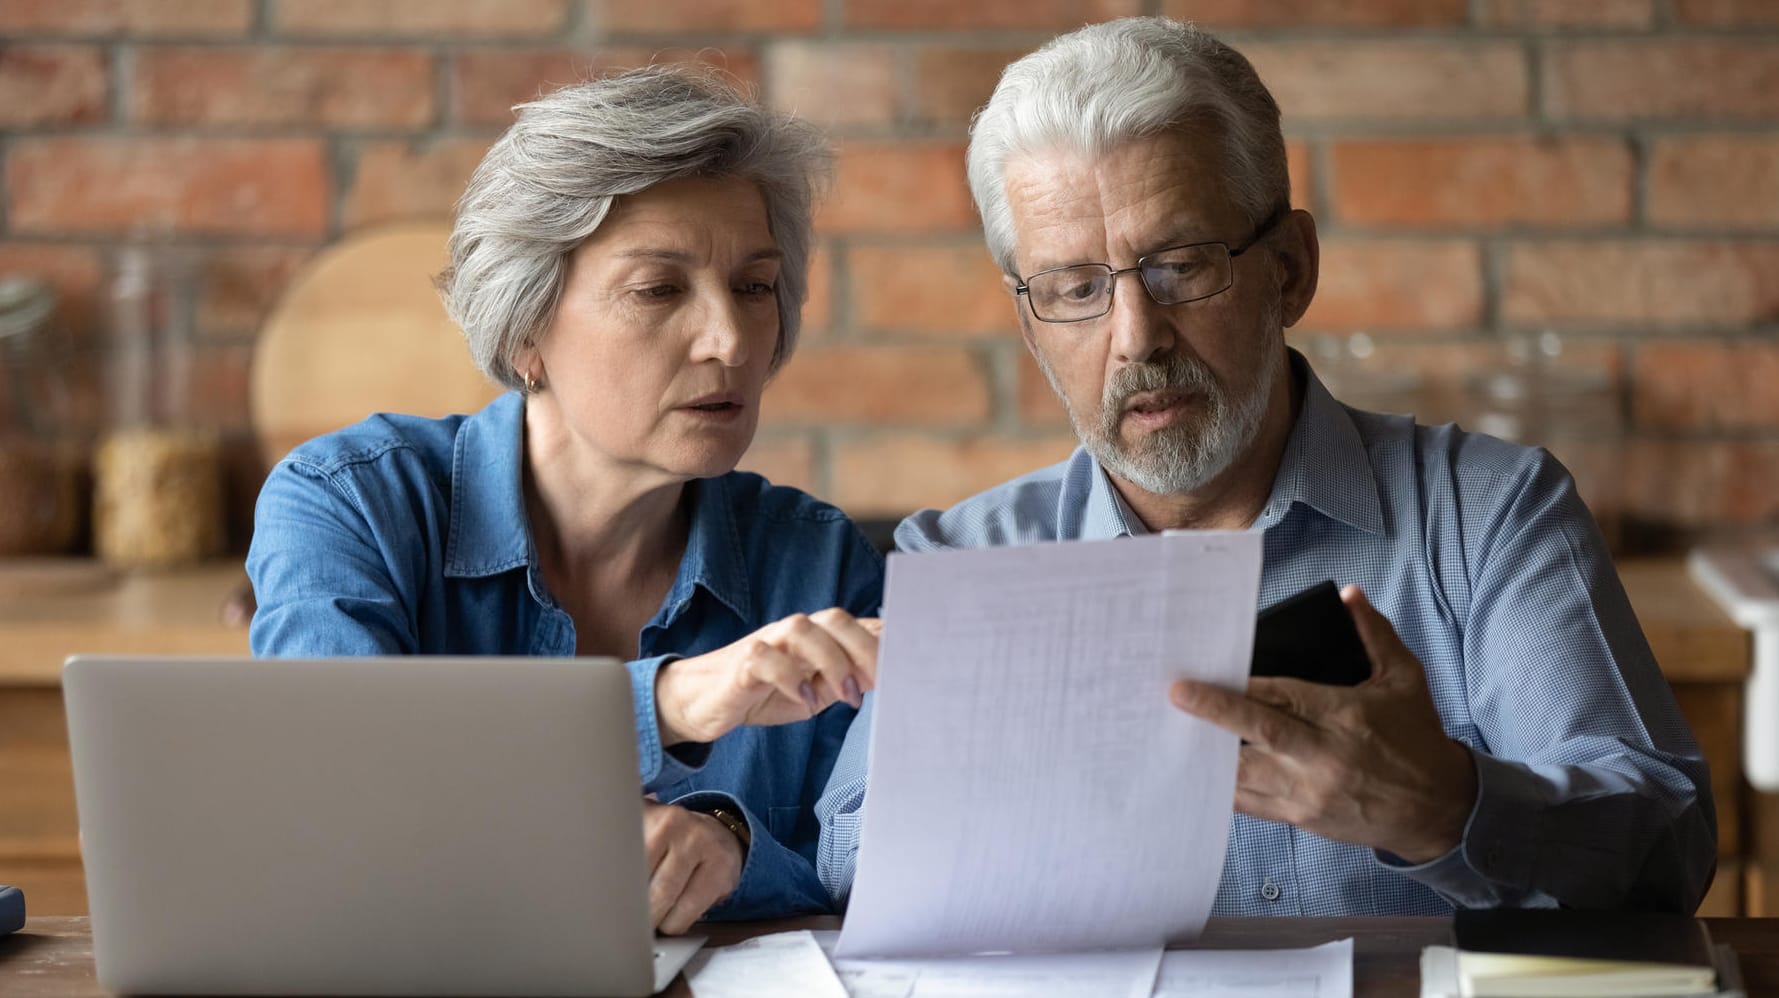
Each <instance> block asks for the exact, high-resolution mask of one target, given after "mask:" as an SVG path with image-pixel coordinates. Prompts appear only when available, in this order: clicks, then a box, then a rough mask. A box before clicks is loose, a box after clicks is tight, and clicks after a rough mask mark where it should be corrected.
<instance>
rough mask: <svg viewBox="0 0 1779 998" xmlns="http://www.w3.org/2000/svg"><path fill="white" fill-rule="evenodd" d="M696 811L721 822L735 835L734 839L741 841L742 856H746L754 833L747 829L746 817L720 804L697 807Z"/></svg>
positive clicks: (752, 842)
mask: <svg viewBox="0 0 1779 998" xmlns="http://www.w3.org/2000/svg"><path fill="white" fill-rule="evenodd" d="M698 813H699V814H708V815H710V816H711V817H713V818H715V819H717V820H718V821H720V822H722V823H723V827H724V828H727V829H728V830H729V834H731V835H733V836H735V840H736V841H738V842H740V843H741V855H742V858H744V859H745V858H746V857H747V851H748V849H749V848H750V847H751V846H752V845H753V844H754V835H753V833H752V832H750V831H748V828H747V819H746V818H743V817H742V816H741V815H739V814H736V813H735V812H734V811H731V810H729V809H728V808H726V807H723V806H721V805H718V806H716V807H704V808H699V809H698Z"/></svg>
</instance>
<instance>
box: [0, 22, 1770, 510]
mask: <svg viewBox="0 0 1779 998" xmlns="http://www.w3.org/2000/svg"><path fill="white" fill-rule="evenodd" d="M1144 12H1148V13H1165V14H1169V15H1173V16H1176V17H1185V18H1192V19H1196V20H1198V21H1199V22H1200V23H1202V24H1204V25H1206V26H1210V27H1213V28H1215V29H1217V30H1219V31H1220V32H1221V33H1222V34H1223V36H1224V37H1226V38H1227V39H1228V40H1230V41H1231V42H1233V43H1234V44H1236V45H1237V46H1238V47H1239V48H1241V49H1242V50H1243V51H1244V52H1246V53H1247V54H1248V55H1249V56H1250V57H1251V58H1252V59H1253V60H1254V62H1255V64H1256V65H1257V66H1258V67H1259V69H1260V71H1261V74H1262V76H1263V77H1264V78H1265V79H1266V80H1267V82H1268V83H1269V84H1270V85H1271V87H1272V88H1273V90H1274V92H1275V94H1276V95H1277V96H1278V98H1279V101H1280V103H1281V104H1282V106H1283V108H1284V111H1285V128H1286V132H1287V138H1288V139H1289V152H1290V157H1291V165H1292V173H1293V177H1292V181H1293V188H1294V197H1295V199H1296V200H1297V202H1298V204H1299V205H1300V206H1303V207H1307V208H1309V209H1310V210H1312V211H1313V212H1314V213H1315V214H1316V216H1317V218H1318V220H1319V222H1320V224H1321V228H1322V234H1323V240H1324V242H1323V247H1324V250H1323V253H1324V256H1323V258H1324V268H1325V270H1324V276H1323V282H1322V290H1321V293H1320V294H1319V296H1318V299H1317V302H1316V304H1315V306H1314V307H1313V309H1312V311H1311V313H1310V315H1309V316H1308V317H1307V319H1306V321H1305V323H1304V324H1303V326H1302V327H1301V329H1300V330H1298V331H1294V332H1293V337H1294V338H1295V339H1296V341H1297V342H1299V343H1300V344H1306V345H1307V344H1310V343H1312V342H1313V341H1312V340H1311V339H1310V337H1311V336H1312V335H1314V334H1316V333H1326V334H1334V335H1337V336H1343V337H1344V336H1347V335H1350V334H1352V333H1356V332H1363V333H1366V334H1368V335H1369V336H1370V337H1371V338H1372V341H1373V343H1374V344H1375V347H1376V352H1375V354H1374V355H1373V356H1372V358H1371V359H1370V361H1368V362H1367V363H1368V364H1370V365H1371V366H1372V367H1380V368H1382V369H1386V370H1390V371H1412V372H1416V373H1417V374H1418V376H1419V377H1420V379H1421V380H1420V382H1419V388H1420V396H1419V397H1420V399H1421V401H1420V402H1419V403H1418V404H1420V405H1421V406H1422V408H1423V410H1424V411H1426V412H1428V413H1430V414H1432V415H1434V416H1437V417H1446V416H1451V415H1457V416H1460V417H1465V416H1467V415H1468V413H1467V410H1466V405H1467V404H1468V403H1467V402H1466V396H1465V394H1464V392H1463V385H1464V379H1465V377H1466V376H1467V375H1473V374H1475V373H1476V372H1479V371H1484V370H1488V369H1491V368H1492V367H1493V366H1495V365H1498V364H1500V363H1501V362H1502V357H1503V356H1504V354H1503V349H1502V344H1503V343H1504V342H1505V341H1506V340H1507V339H1509V338H1510V337H1512V336H1513V335H1514V334H1539V333H1543V332H1546V331H1553V330H1554V331H1557V332H1559V333H1561V334H1562V343H1563V348H1564V349H1563V353H1562V356H1561V358H1560V361H1559V362H1558V363H1559V364H1560V366H1561V367H1562V368H1563V369H1565V370H1582V371H1589V372H1595V373H1597V374H1599V375H1601V376H1603V377H1604V378H1606V379H1607V382H1606V383H1607V384H1609V385H1610V387H1611V389H1612V393H1613V394H1612V396H1611V399H1612V401H1611V402H1610V407H1611V413H1612V415H1613V417H1614V418H1615V419H1616V420H1617V421H1618V422H1619V424H1620V426H1621V427H1622V430H1621V431H1620V432H1616V433H1614V432H1607V433H1605V434H1604V435H1603V438H1602V439H1587V438H1586V436H1585V434H1584V435H1582V436H1581V437H1579V438H1575V439H1568V440H1565V441H1563V442H1561V443H1553V449H1556V450H1557V452H1558V453H1559V455H1560V456H1564V457H1566V458H1567V459H1569V460H1571V461H1572V462H1573V463H1574V464H1575V465H1576V466H1577V469H1578V471H1579V472H1582V477H1583V480H1584V486H1585V488H1586V490H1587V491H1588V492H1589V493H1590V498H1591V499H1592V500H1593V501H1594V502H1595V503H1596V504H1597V505H1600V506H1602V507H1603V508H1609V509H1612V510H1621V511H1622V512H1623V514H1624V520H1625V522H1627V523H1632V524H1635V525H1639V526H1640V527H1648V528H1654V529H1653V531H1651V530H1643V531H1641V532H1633V534H1632V536H1633V538H1634V541H1633V543H1650V542H1652V540H1653V539H1665V540H1667V541H1668V542H1678V541H1684V540H1687V539H1690V538H1693V537H1696V536H1699V535H1701V534H1719V533H1725V532H1730V533H1760V534H1766V533H1769V532H1779V531H1773V528H1775V527H1779V385H1775V380H1776V376H1779V335H1776V334H1779V0H1017V2H1015V0H641V2H630V0H624V2H618V0H612V2H600V0H589V2H579V0H377V2H372V0H160V2H155V0H0V39H3V43H0V130H3V131H0V157H3V166H4V205H3V208H0V271H25V272H30V273H37V274H42V275H45V276H47V277H48V278H49V279H51V280H52V281H53V282H54V283H55V284H56V285H57V287H58V288H60V289H61V291H62V292H63V293H64V295H65V297H66V304H65V308H64V316H63V318H64V323H63V324H64V326H65V328H66V329H67V330H68V331H69V332H68V335H70V336H71V337H75V338H77V339H78V338H80V337H82V336H88V335H90V332H89V331H90V329H91V327H92V325H93V323H94V322H95V320H96V317H97V316H98V314H99V309H98V307H97V296H98V295H99V294H100V289H101V288H102V287H103V283H104V280H105V277H106V275H107V273H108V272H109V270H110V268H111V267H112V266H113V265H114V254H115V251H116V248H117V247H118V245H119V244H120V242H122V241H124V240H127V239H130V238H134V237H136V236H139V235H140V234H141V233H143V232H145V231H152V232H155V233H157V234H158V235H159V236H160V237H162V238H164V239H166V240H167V241H168V242H170V243H171V244H173V245H175V246H178V247H189V248H190V249H192V250H193V251H195V252H198V253H199V254H200V255H201V258H202V259H203V260H204V264H203V266H204V277H205V280H204V281H203V290H202V297H201V300H200V301H199V306H198V308H197V310H196V317H197V318H196V323H195V326H194V329H193V332H192V336H193V339H194V344H195V349H196V358H197V365H198V366H197V379H198V380H197V384H198V385H199V386H200V387H201V389H202V392H201V399H200V400H199V402H198V406H199V409H200V411H201V412H203V413H204V414H205V415H206V416H207V417H208V418H212V419H214V420H217V421H218V422H220V423H221V424H222V426H223V427H224V428H225V429H226V430H227V431H228V432H229V433H230V434H231V435H232V436H233V437H234V438H235V439H236V440H237V441H246V440H248V439H249V428H248V425H247V407H246V370H247V365H248V363H249V359H250V357H251V351H252V347H253V341H254V335H255V329H256V327H257V326H258V324H259V323H260V322H261V321H262V320H263V318H264V316H265V314H266V310H267V308H268V307H269V306H270V304H271V303H272V302H273V301H274V300H275V297H276V295H277V294H278V292H279V290H280V288H281V287H282V285H283V284H284V282H285V281H287V280H288V279H289V278H290V276H291V275H292V274H293V273H294V272H295V271H296V270H297V268H298V267H300V265H301V264H302V263H303V262H304V260H305V259H307V258H308V257H309V256H310V255H311V254H312V253H314V251H315V250H316V249H317V248H318V247H320V246H322V245H324V244H325V243H326V242H327V241H329V240H331V239H334V238H337V237H338V236H340V235H341V234H342V233H346V232H349V231H352V230H354V229H357V228H360V227H363V226H369V225H374V224H376V223H379V222H385V221H390V220H395V219H402V218H410V217H417V216H438V215H442V214H444V213H446V212H447V211H448V209H449V205H450V203H451V201H452V199H453V197H454V196H455V195H456V193H457V192H458V191H459V190H460V188H461V186H462V184H463V182H464V181H465V179H466V178H467V176H468V174H469V172H470V170H471V168H472V167H473V165H474V163H475V162H476V160H477V158H478V157H479V155H480V154H481V152H482V150H483V149H485V148H486V146H487V144H488V143H489V142H490V141H491V140H492V138H493V137H494V136H495V135H497V134H498V133H499V130H500V129H501V127H502V126H503V125H504V124H505V123H506V121H507V120H508V116H509V111H508V109H509V107H510V106H511V105H512V104H513V103H515V102H517V101H520V100H523V99H525V98H526V97H528V96H530V95H532V94H534V93H536V92H537V91H538V89H539V88H540V87H544V86H548V85H549V84H552V83H560V82H565V81H568V80H570V79H573V78H576V77H577V76H579V75H580V74H582V73H584V72H588V71H597V70H601V69H606V68H610V67H619V66H628V65H634V64H638V63H641V62H645V61H648V60H649V59H651V58H655V57H657V54H658V53H659V54H661V57H664V58H669V59H701V60H705V61H711V62H716V63H719V64H721V65H724V66H726V67H727V68H728V69H729V70H730V71H732V72H734V73H735V74H736V75H738V76H739V77H741V78H742V79H744V80H746V81H749V82H750V83H753V84H755V85H757V86H758V87H759V88H760V90H761V91H762V93H763V94H764V95H765V97H766V98H767V99H768V100H769V101H771V102H772V103H773V104H775V105H778V106H781V107H784V108H787V109H793V110H796V111H798V112H800V113H802V114H805V115H807V116H809V117H811V118H812V119H814V120H816V121H818V122H820V123H822V124H824V125H826V126H827V127H829V128H830V129H831V130H832V132H833V135H834V137H835V139H836V141H837V142H838V144H839V146H840V149H841V164H840V172H839V176H838V180H837V186H836V190H835V192H834V195H833V197H832V199H831V201H830V202H829V203H828V204H827V205H826V207H825V208H824V209H823V211H822V213H821V215H820V219H819V226H820V229H821V235H822V240H821V247H820V252H819V253H818V255H817V257H816V267H817V273H816V275H815V281H814V284H815V288H816V297H815V301H813V302H812V303H811V306H810V314H809V321H808V323H807V328H808V329H809V334H808V338H807V340H806V346H805V347H804V349H803V351H802V353H801V354H800V356H799V357H798V358H797V359H796V360H795V361H794V362H793V363H792V365H791V366H790V367H789V368H788V369H787V370H786V371H785V373H784V374H783V376H782V377H781V378H780V379H779V381H778V383H777V384H776V385H775V387H774V388H773V389H772V390H771V393H770V395H769V416H768V420H767V422H766V425H765V426H764V428H763V430H762V433H761V437H760V440H759V443H758V444H757V445H756V451H755V453H754V454H753V455H751V456H750V459H749V461H748V463H749V464H751V465H754V466H758V467H761V468H762V469H765V470H768V471H769V472H770V473H771V474H773V476H774V477H776V478H778V479H780V480H783V481H787V482H791V483H795V484H800V485H804V486H806V487H809V488H811V489H812V490H814V491H816V492H818V493H819V494H822V495H824V496H827V497H830V498H832V499H833V500H835V501H837V502H839V503H840V504H841V505H843V506H845V507H846V508H848V509H849V510H852V511H854V512H855V513H859V514H865V515H869V514H873V513H887V512H899V511H903V510H906V509H908V508H911V507H915V506H920V505H932V504H944V503H948V502H950V501H953V500H955V499H958V498H961V497H963V496H964V495H967V494H969V493H971V492H973V491H975V490H977V489H979V488H981V487H984V486H986V485H988V484H991V483H993V482H995V481H998V480H1001V479H1003V478H1006V477H1009V476H1012V475H1014V474H1017V473H1019V472H1023V471H1026V470H1029V469H1031V468H1034V467H1036V466H1038V465H1040V464H1043V463H1047V462H1049V461H1051V460H1054V459H1056V458H1057V457H1059V456H1060V455H1062V454H1064V453H1066V452H1067V450H1068V449H1069V447H1070V445H1071V439H1070V437H1069V434H1068V430H1067V427H1066V425H1065V424H1064V422H1063V420H1062V418H1061V412H1060V408H1059V407H1058V405H1057V404H1056V403H1055V402H1054V401H1053V400H1052V399H1051V398H1050V396H1049V392H1048V389H1047V388H1046V387H1045V386H1044V384H1043V382H1042V379H1041V378H1040V377H1039V376H1038V374H1037V371H1036V368H1035V367H1034V366H1033V365H1032V364H1031V363H1030V362H1029V360H1027V359H1026V357H1025V356H1024V353H1023V350H1022V349H1021V347H1020V345H1019V343H1018V340H1017V338H1016V336H1015V335H1014V334H1013V332H1012V330H1013V325H1012V319H1011V312H1010V310H1009V308H1008V306H1007V304H1006V302H1005V299H1004V297H1003V295H1002V293H1001V291H1000V289H999V284H998V281H997V275H996V273H995V270H994V268H993V267H992V265H991V264H990V263H989V262H988V260H987V259H986V254H985V253H984V252H983V251H982V249H981V247H980V243H979V238H978V235H977V232H976V226H975V219H974V215H973V212H972V210H971V207H970V204H969V200H968V196H967V193H966V191H965V188H964V185H963V180H962V176H961V162H962V152H963V142H964V140H965V128H966V122H967V121H968V118H969V114H970V112H971V111H972V110H973V109H974V108H975V107H976V106H977V105H978V104H980V103H981V102H982V101H983V100H984V99H985V98H986V97H987V95H988V93H989V91H990V89H991V88H992V86H993V82H994V79H995V77H996V75H997V73H998V72H999V69H1000V67H1001V66H1002V65H1003V64H1004V63H1005V62H1006V61H1007V60H1008V59H1010V58H1013V57H1015V56H1017V55H1019V54H1020V53H1022V52H1024V51H1027V50H1029V49H1030V48H1031V47H1033V46H1035V45H1036V44H1038V43H1040V42H1042V41H1043V40H1044V39H1045V38H1046V37H1048V36H1049V35H1050V34H1052V33H1054V32H1056V31H1058V30H1064V29H1067V28H1070V27H1072V26H1074V25H1077V24H1080V23H1082V22H1084V21H1088V20H1095V19H1100V18H1106V17H1113V16H1118V15H1122V14H1128V13H1144ZM1355 390H1359V389H1355ZM88 394H89V396H90V395H91V394H92V393H90V392H89V393H88ZM88 401H89V403H90V402H91V398H90V397H89V399H88ZM90 408H91V406H90V405H89V406H88V409H89V410H90ZM1602 445H1604V446H1602ZM235 460H236V464H237V465H238V468H237V476H236V477H237V479H238V481H239V489H238V491H239V492H240V496H239V502H238V503H237V505H238V507H239V510H238V511H239V512H240V513H241V514H242V515H243V516H244V515H245V510H246V509H247V506H248V503H249V502H250V499H251V494H252V490H253V487H254V485H255V483H256V482H257V474H258V464H257V460H256V459H255V457H254V456H253V455H252V454H251V450H250V448H249V447H246V446H244V445H243V446H238V447H237V448H236V458H235Z"/></svg>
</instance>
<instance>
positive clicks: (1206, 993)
mask: <svg viewBox="0 0 1779 998" xmlns="http://www.w3.org/2000/svg"><path fill="white" fill-rule="evenodd" d="M1155 998H1353V941H1352V940H1351V939H1342V940H1340V941H1338V942H1332V943H1323V944H1322V945H1320V946H1314V947H1311V948H1309V949H1281V950H1261V949H1249V950H1170V951H1168V952H1167V953H1166V954H1165V955H1163V956H1162V958H1161V972H1160V973H1159V974H1157V975H1156V977H1155Z"/></svg>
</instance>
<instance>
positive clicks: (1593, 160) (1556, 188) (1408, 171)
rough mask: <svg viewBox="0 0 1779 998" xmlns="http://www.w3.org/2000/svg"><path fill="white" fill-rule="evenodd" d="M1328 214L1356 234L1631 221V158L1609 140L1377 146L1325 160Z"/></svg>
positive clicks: (1365, 144) (1349, 149) (1355, 147)
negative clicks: (1358, 228)
mask: <svg viewBox="0 0 1779 998" xmlns="http://www.w3.org/2000/svg"><path fill="white" fill-rule="evenodd" d="M1330 161H1331V165H1332V167H1333V173H1334V176H1333V178H1332V184H1331V191H1332V195H1333V198H1334V212H1335V214H1336V215H1337V216H1338V217H1339V218H1340V220H1341V221H1342V222H1343V223H1352V224H1358V225H1382V226H1408V227H1450V226H1465V227H1469V226H1481V227H1497V226H1508V225H1590V224H1605V223H1614V222H1619V223H1622V222H1628V221H1630V218H1631V188H1632V183H1633V169H1632V164H1631V150H1630V148H1629V146H1627V145H1626V144H1625V142H1624V141H1623V140H1620V139H1611V138H1566V139H1538V138H1520V137H1501V138H1463V139H1381V140H1375V141H1355V142H1336V143H1335V144H1334V146H1333V148H1332V150H1331V151H1330Z"/></svg>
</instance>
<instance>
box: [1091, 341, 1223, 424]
mask: <svg viewBox="0 0 1779 998" xmlns="http://www.w3.org/2000/svg"><path fill="white" fill-rule="evenodd" d="M1221 387H1222V386H1221V385H1219V384H1218V382H1217V376H1216V375H1214V374H1212V373H1211V369H1210V368H1208V367H1206V366H1205V365H1204V363H1203V362H1201V361H1197V360H1193V359H1191V358H1189V357H1186V356H1184V355H1181V354H1173V355H1171V356H1169V357H1168V358H1167V359H1166V360H1163V361H1160V362H1157V363H1143V364H1129V365H1126V366H1125V367H1121V368H1119V369H1118V370H1117V371H1115V372H1113V374H1112V377H1111V378H1110V379H1109V380H1108V381H1107V382H1106V390H1105V392H1104V395H1103V405H1102V406H1101V409H1100V411H1101V412H1103V413H1105V415H1106V418H1107V419H1108V420H1110V421H1112V422H1114V423H1115V422H1116V421H1117V420H1118V418H1119V417H1121V416H1122V415H1123V413H1124V407H1125V403H1126V402H1128V401H1130V398H1131V396H1133V395H1137V394H1140V393H1142V392H1155V391H1161V390H1163V389H1171V390H1174V391H1179V392H1183V393H1190V394H1199V395H1205V396H1208V397H1210V398H1212V399H1216V398H1220V397H1221V393H1220V392H1219V388H1221Z"/></svg>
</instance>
